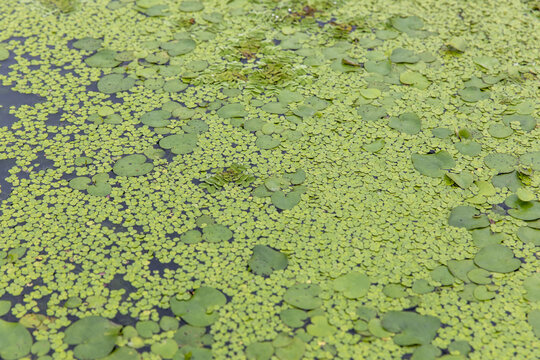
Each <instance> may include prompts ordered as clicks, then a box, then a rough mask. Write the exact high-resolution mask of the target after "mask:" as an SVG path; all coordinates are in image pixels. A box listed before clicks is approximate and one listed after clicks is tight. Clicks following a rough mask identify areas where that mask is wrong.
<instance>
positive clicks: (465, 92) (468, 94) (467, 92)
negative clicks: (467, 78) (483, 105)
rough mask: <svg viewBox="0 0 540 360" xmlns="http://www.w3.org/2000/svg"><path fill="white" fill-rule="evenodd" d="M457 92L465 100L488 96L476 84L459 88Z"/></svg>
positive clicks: (469, 100) (476, 99)
mask: <svg viewBox="0 0 540 360" xmlns="http://www.w3.org/2000/svg"><path fill="white" fill-rule="evenodd" d="M458 94H459V96H461V99H462V100H463V101H466V102H477V101H480V100H484V99H487V98H489V93H486V92H483V91H482V90H480V89H479V88H477V87H476V86H469V87H466V88H464V89H462V90H459V91H458Z"/></svg>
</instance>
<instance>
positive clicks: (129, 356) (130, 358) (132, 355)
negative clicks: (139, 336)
mask: <svg viewBox="0 0 540 360" xmlns="http://www.w3.org/2000/svg"><path fill="white" fill-rule="evenodd" d="M140 358H141V356H140V355H139V353H138V352H137V350H135V349H132V348H129V347H127V346H122V347H117V348H116V349H115V350H114V351H113V352H112V353H110V354H109V355H108V356H106V357H104V358H103V359H102V360H139V359H140Z"/></svg>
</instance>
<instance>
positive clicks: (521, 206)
mask: <svg viewBox="0 0 540 360" xmlns="http://www.w3.org/2000/svg"><path fill="white" fill-rule="evenodd" d="M516 200H517V201H516V203H515V204H514V205H513V206H511V207H513V209H510V210H508V214H509V215H510V216H512V217H514V218H516V219H520V220H525V221H533V220H536V219H540V202H538V201H536V200H535V201H521V200H519V199H517V196H516Z"/></svg>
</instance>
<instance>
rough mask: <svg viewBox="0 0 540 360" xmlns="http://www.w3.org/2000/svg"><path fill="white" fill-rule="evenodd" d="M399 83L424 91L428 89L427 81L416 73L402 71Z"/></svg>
mask: <svg viewBox="0 0 540 360" xmlns="http://www.w3.org/2000/svg"><path fill="white" fill-rule="evenodd" d="M399 81H401V83H402V84H405V85H411V86H412V87H414V88H417V89H420V90H425V89H427V88H428V87H429V84H430V82H429V80H428V79H427V78H426V77H425V76H424V75H422V74H420V73H418V72H416V71H410V70H407V71H404V72H402V73H401V74H400V75H399Z"/></svg>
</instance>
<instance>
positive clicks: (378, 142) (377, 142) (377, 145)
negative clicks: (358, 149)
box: [364, 139, 386, 153]
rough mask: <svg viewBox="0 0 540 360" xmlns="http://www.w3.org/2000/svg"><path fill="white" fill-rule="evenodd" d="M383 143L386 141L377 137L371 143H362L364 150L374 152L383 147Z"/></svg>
mask: <svg viewBox="0 0 540 360" xmlns="http://www.w3.org/2000/svg"><path fill="white" fill-rule="evenodd" d="M384 145H386V142H385V141H384V140H383V139H377V140H375V141H374V142H372V143H371V144H366V145H364V150H366V151H369V152H371V153H376V152H378V151H380V150H382V148H384Z"/></svg>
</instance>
